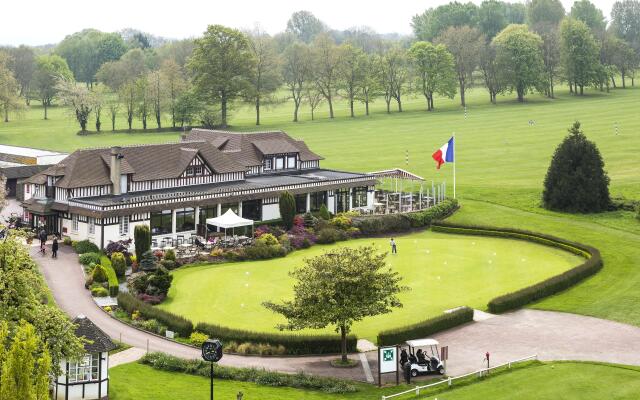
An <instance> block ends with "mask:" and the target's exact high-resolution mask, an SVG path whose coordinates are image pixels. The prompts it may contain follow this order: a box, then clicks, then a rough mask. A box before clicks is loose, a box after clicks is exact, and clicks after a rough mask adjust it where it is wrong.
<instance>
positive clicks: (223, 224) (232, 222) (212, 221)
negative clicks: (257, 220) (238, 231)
mask: <svg viewBox="0 0 640 400" xmlns="http://www.w3.org/2000/svg"><path fill="white" fill-rule="evenodd" d="M207 224H209V225H215V226H218V227H220V228H224V229H227V228H238V227H240V226H249V225H253V220H251V219H246V218H242V217H239V216H238V215H236V213H234V212H233V210H231V209H229V210H227V212H226V213H224V214H223V215H221V216H219V217H215V218H207Z"/></svg>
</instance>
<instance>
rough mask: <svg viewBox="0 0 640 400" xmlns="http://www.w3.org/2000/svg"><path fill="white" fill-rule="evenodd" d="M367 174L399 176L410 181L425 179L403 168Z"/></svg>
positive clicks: (383, 176) (379, 176)
mask: <svg viewBox="0 0 640 400" xmlns="http://www.w3.org/2000/svg"><path fill="white" fill-rule="evenodd" d="M367 175H373V176H374V177H376V178H398V179H406V180H410V181H424V178H423V177H421V176H419V175H416V174H413V173H411V172H409V171H406V170H404V169H402V168H394V169H386V170H384V171H375V172H369V173H368V174H367Z"/></svg>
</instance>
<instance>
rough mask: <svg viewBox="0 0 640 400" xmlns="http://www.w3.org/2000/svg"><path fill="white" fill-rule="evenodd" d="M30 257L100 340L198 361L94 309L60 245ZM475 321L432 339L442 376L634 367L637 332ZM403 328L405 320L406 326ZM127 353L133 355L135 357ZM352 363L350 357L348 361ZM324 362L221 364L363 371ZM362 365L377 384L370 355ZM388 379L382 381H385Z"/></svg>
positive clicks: (599, 322)
mask: <svg viewBox="0 0 640 400" xmlns="http://www.w3.org/2000/svg"><path fill="white" fill-rule="evenodd" d="M31 254H32V256H33V257H34V259H35V260H36V262H37V263H38V264H39V265H40V269H41V271H42V273H43V274H44V277H45V279H46V281H47V284H48V285H49V287H50V288H51V290H52V292H53V295H54V298H55V300H56V302H57V303H58V305H59V306H60V308H62V309H63V310H64V311H65V312H66V313H67V314H69V315H70V316H72V317H75V316H77V315H79V314H84V315H85V316H87V317H88V318H89V319H91V320H92V321H93V322H94V323H95V324H96V325H98V326H99V327H100V328H101V329H102V330H103V331H104V332H105V333H107V334H108V335H109V336H111V337H112V338H114V339H116V340H121V341H123V342H125V343H127V344H129V345H131V346H134V347H136V348H138V349H141V350H143V351H146V350H147V349H148V350H149V351H161V352H165V353H169V354H173V355H175V356H179V357H184V358H197V357H200V352H199V350H197V349H194V348H192V347H189V346H185V345H182V344H179V343H176V342H172V341H170V340H166V339H164V338H161V337H158V336H154V335H151V334H148V333H145V332H142V331H139V330H137V329H134V328H132V327H130V326H128V325H126V324H123V323H121V322H120V321H117V320H115V319H113V318H111V317H110V316H109V315H107V314H106V313H104V312H103V311H102V310H100V309H99V308H98V307H97V306H96V304H95V303H94V301H93V300H92V298H91V296H90V294H89V292H88V291H87V290H85V289H84V278H83V274H82V269H81V268H82V267H81V266H80V264H79V263H78V261H77V255H76V254H75V253H74V252H73V250H72V249H71V248H70V247H68V246H64V245H62V246H60V251H59V258H58V259H57V260H52V259H51V258H50V254H51V253H50V251H49V252H48V256H47V257H42V256H41V255H40V254H38V252H37V245H35V246H33V247H32V248H31ZM477 317H478V318H477V321H476V322H473V323H469V324H467V325H464V326H461V327H459V328H455V329H452V330H449V331H446V332H443V333H440V334H437V335H435V336H434V337H435V338H436V339H438V340H439V341H440V343H441V345H448V346H449V361H448V373H449V374H450V375H459V374H463V373H467V372H471V371H474V370H476V369H479V368H481V367H483V366H484V365H486V364H485V363H483V359H484V355H485V353H486V352H487V351H488V352H489V353H490V354H491V363H492V364H494V365H495V364H496V363H501V362H506V361H509V360H513V359H517V358H521V357H525V356H528V355H532V354H537V355H538V356H539V357H540V359H543V360H583V361H605V362H612V363H621V364H634V365H640V328H638V327H635V326H631V325H626V324H622V323H618V322H613V321H608V320H603V319H599V318H592V317H586V316H581V315H575V314H566V313H559V312H551V311H539V310H529V309H524V310H519V311H516V312H513V313H507V314H503V315H499V316H492V315H490V314H486V313H477ZM407 322H408V323H409V322H410V321H407ZM129 354H131V355H133V354H138V355H139V354H140V350H138V351H137V352H136V351H131V352H130V353H129ZM350 357H351V358H353V359H355V360H358V359H360V357H359V356H358V354H353V355H350ZM331 358H334V357H331V356H323V357H252V356H236V355H225V356H224V358H223V359H222V361H221V363H220V364H222V365H229V366H236V367H258V368H265V369H269V370H277V371H282V372H290V373H293V372H298V371H304V372H307V373H311V374H317V375H324V376H335V377H340V378H348V379H355V380H359V381H363V382H366V381H367V376H366V374H365V369H364V368H362V367H358V368H340V369H336V368H331V367H330V366H329V360H330V359H331ZM366 358H367V359H368V361H369V366H370V369H371V372H372V375H373V377H374V378H375V379H376V380H377V373H378V371H377V360H376V354H375V351H372V352H367V353H366ZM391 375H393V374H389V375H388V376H387V377H386V378H385V379H384V380H385V381H386V380H389V381H391V380H393V379H395V376H394V377H392V376H391Z"/></svg>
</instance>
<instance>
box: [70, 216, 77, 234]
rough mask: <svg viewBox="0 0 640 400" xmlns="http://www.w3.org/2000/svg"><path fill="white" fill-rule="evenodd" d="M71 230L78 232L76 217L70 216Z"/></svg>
mask: <svg viewBox="0 0 640 400" xmlns="http://www.w3.org/2000/svg"><path fill="white" fill-rule="evenodd" d="M71 230H72V231H74V232H77V231H78V215H77V214H71Z"/></svg>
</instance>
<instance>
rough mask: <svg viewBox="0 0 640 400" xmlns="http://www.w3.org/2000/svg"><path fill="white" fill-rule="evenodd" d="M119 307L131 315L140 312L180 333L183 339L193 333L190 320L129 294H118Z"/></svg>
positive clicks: (147, 317) (146, 317)
mask: <svg viewBox="0 0 640 400" xmlns="http://www.w3.org/2000/svg"><path fill="white" fill-rule="evenodd" d="M118 307H120V308H122V309H123V310H125V311H126V312H128V313H129V314H132V313H133V312H134V311H138V313H139V314H140V315H142V317H144V318H145V319H156V320H158V322H160V323H161V324H163V325H165V326H166V327H167V328H168V329H170V330H172V331H174V332H176V333H178V335H180V336H181V337H189V335H191V332H193V324H192V323H191V321H189V320H188V319H186V318H184V317H181V316H179V315H175V314H172V313H170V312H168V311H164V310H161V309H159V308H156V307H154V306H152V305H150V304H147V303H145V302H143V301H141V300H138V299H136V298H135V297H133V296H132V295H131V294H129V293H119V294H118Z"/></svg>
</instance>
